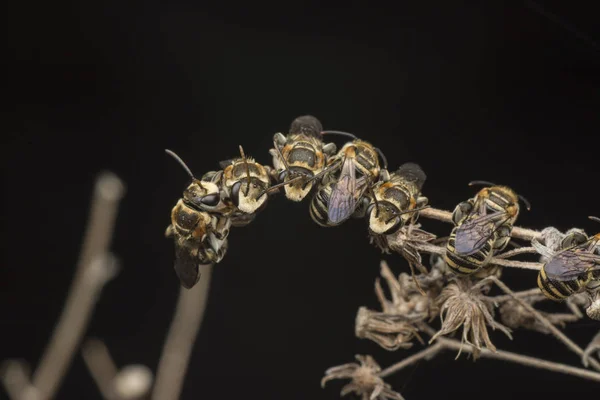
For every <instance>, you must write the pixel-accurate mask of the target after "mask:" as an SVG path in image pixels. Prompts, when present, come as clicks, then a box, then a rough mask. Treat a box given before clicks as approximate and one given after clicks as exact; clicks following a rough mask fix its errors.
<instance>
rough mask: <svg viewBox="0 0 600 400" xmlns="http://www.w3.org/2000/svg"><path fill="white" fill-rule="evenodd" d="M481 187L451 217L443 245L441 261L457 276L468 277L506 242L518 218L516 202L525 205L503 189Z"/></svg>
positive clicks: (514, 195) (481, 182) (486, 262)
mask: <svg viewBox="0 0 600 400" xmlns="http://www.w3.org/2000/svg"><path fill="white" fill-rule="evenodd" d="M475 184H485V185H489V186H490V187H486V188H484V189H481V190H480V191H479V192H478V193H477V194H476V195H475V197H473V198H472V199H469V200H467V201H465V202H462V203H460V204H459V205H458V206H457V207H456V208H455V209H454V212H453V214H452V220H453V222H454V224H455V227H454V228H453V229H452V232H451V233H450V237H449V239H448V242H447V245H446V253H445V255H444V260H445V261H446V263H447V264H448V267H449V268H450V269H451V270H452V271H453V272H455V273H456V274H459V275H470V274H473V273H475V272H477V271H479V270H480V269H482V268H484V267H486V266H487V265H488V263H489V261H490V259H491V258H492V256H493V255H494V254H495V253H496V252H499V251H502V250H503V249H504V248H505V247H506V246H507V245H508V242H509V241H510V238H511V233H512V227H513V225H514V223H515V221H516V220H517V217H518V215H519V199H521V200H522V201H523V202H524V203H525V204H526V206H527V208H528V209H529V208H530V206H529V202H528V201H527V200H526V199H524V198H523V197H522V196H519V195H517V193H516V192H515V191H513V190H512V189H511V188H509V187H507V186H499V185H494V184H492V183H489V182H483V181H474V182H471V183H470V185H475Z"/></svg>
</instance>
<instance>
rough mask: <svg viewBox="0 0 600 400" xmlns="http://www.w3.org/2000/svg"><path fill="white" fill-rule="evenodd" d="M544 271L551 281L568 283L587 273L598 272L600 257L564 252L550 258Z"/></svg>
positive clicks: (569, 251)
mask: <svg viewBox="0 0 600 400" xmlns="http://www.w3.org/2000/svg"><path fill="white" fill-rule="evenodd" d="M544 270H545V271H546V274H547V275H548V277H549V278H551V279H553V280H556V281H570V280H573V279H576V278H578V277H580V276H581V275H583V274H585V273H587V272H589V271H592V270H600V256H597V255H594V254H590V253H583V252H577V251H571V250H565V251H562V252H560V253H557V254H556V255H555V256H554V257H552V258H551V259H550V261H548V262H547V263H546V265H545V266H544Z"/></svg>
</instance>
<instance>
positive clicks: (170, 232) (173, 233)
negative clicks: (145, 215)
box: [165, 225, 175, 238]
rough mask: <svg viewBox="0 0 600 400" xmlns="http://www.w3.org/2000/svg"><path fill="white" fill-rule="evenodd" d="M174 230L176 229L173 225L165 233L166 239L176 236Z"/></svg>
mask: <svg viewBox="0 0 600 400" xmlns="http://www.w3.org/2000/svg"><path fill="white" fill-rule="evenodd" d="M174 229H175V228H173V225H169V226H167V230H166V231H165V237H167V238H171V237H173V235H175V230H174Z"/></svg>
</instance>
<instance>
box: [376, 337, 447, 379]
mask: <svg viewBox="0 0 600 400" xmlns="http://www.w3.org/2000/svg"><path fill="white" fill-rule="evenodd" d="M443 348H444V345H443V344H442V343H441V342H440V341H439V340H438V341H437V342H436V343H435V344H433V345H431V346H428V347H427V348H426V349H424V350H421V351H420V352H418V353H416V354H413V355H412V356H410V357H407V358H405V359H404V360H402V361H400V362H398V363H396V364H394V365H392V366H390V367H387V368H386V369H384V370H383V371H381V372H380V373H379V374H377V375H378V376H379V377H380V378H385V377H387V376H390V375H392V374H394V373H396V372H398V371H400V370H401V369H403V368H406V367H408V366H409V365H411V364H414V363H416V362H417V361H419V360H422V359H425V360H429V359H431V358H433V357H434V356H435V355H436V354H437V353H438V352H439V351H440V350H442V349H443Z"/></svg>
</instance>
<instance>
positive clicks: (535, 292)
mask: <svg viewBox="0 0 600 400" xmlns="http://www.w3.org/2000/svg"><path fill="white" fill-rule="evenodd" d="M535 295H541V296H543V294H542V292H541V291H540V289H539V288H532V289H527V290H523V291H521V292H514V293H513V295H510V294H502V295H500V296H488V299H490V300H492V301H493V302H495V303H502V302H504V301H508V300H512V299H514V298H515V296H517V297H519V298H523V297H531V296H535Z"/></svg>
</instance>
